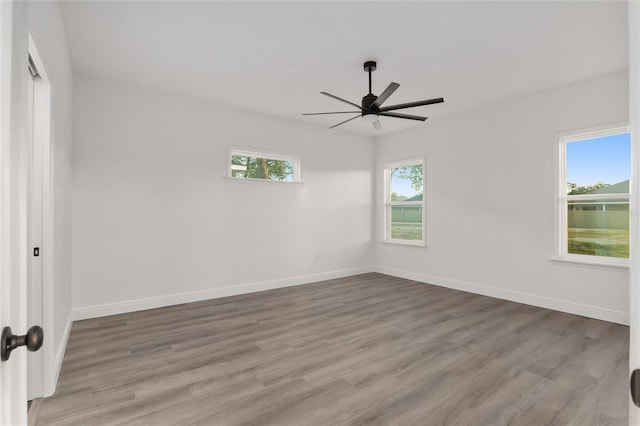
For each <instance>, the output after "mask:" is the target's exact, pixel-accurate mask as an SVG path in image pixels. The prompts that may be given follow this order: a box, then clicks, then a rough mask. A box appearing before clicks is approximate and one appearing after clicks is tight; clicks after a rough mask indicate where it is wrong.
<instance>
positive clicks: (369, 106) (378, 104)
mask: <svg viewBox="0 0 640 426" xmlns="http://www.w3.org/2000/svg"><path fill="white" fill-rule="evenodd" d="M376 66H377V64H376V62H375V61H367V62H365V63H364V70H365V72H368V73H369V94H368V95H365V96H364V97H363V98H362V105H357V104H354V103H353V102H349V101H347V100H345V99H342V98H339V97H337V96H335V95H332V94H331V93H327V92H320V93H322V94H323V95H325V96H329V97H330V98H333V99H337V100H339V101H341V102H344V103H347V104H349V105H351V106H353V107H355V108H357V109H358V111H337V112H310V113H305V114H302V115H325V114H358V115H356V116H354V117H351V118H349V119H347V120H344V121H341V122H340V123H338V124H334V125H333V126H331V127H329V128H330V129H333V128H334V127H338V126H340V125H342V124H345V123H348V122H349V121H351V120H355V119H356V118H358V117H362V119H363V120H366V121H369V122H371V123H372V124H373V128H374V129H376V130H380V129H382V124H380V120H378V117H380V116H382V117H395V118H404V119H407V120H419V121H425V120H426V119H427V118H428V117H421V116H419V115H409V114H399V113H397V112H390V111H395V110H398V109H405V108H413V107H417V106H422V105H431V104H439V103H442V102H444V99H443V98H434V99H427V100H424V101H416V102H408V103H406V104H398V105H390V106H386V107H383V106H382V104H383V103H384V101H386V100H387V99H388V98H389V96H391V95H392V94H393V92H395V91H396V89H398V87H400V85H399V84H398V83H390V84H389V86H387V88H386V89H384V92H382V93H381V94H380V96H376V95H374V94H373V93H371V73H372V72H373V71H375V70H376Z"/></svg>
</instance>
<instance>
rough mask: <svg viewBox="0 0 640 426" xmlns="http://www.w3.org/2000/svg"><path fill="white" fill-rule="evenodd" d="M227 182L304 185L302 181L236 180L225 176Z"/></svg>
mask: <svg viewBox="0 0 640 426" xmlns="http://www.w3.org/2000/svg"><path fill="white" fill-rule="evenodd" d="M223 179H224V180H226V181H227V182H243V183H257V184H259V185H303V184H304V182H302V181H295V182H293V181H286V180H270V179H251V178H235V177H229V176H225V177H223Z"/></svg>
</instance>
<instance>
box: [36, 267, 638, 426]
mask: <svg viewBox="0 0 640 426" xmlns="http://www.w3.org/2000/svg"><path fill="white" fill-rule="evenodd" d="M628 334H629V333H628V328H627V327H624V326H620V325H615V324H611V323H607V322H604V321H597V320H593V319H588V318H583V317H579V316H574V315H569V314H563V313H559V312H554V311H550V310H546V309H541V308H535V307H531V306H527V305H521V304H518V303H512V302H506V301H502V300H499V299H493V298H489V297H483V296H478V295H474V294H470V293H464V292H459V291H454V290H449V289H446V288H441V287H436V286H430V285H426V284H421V283H416V282H412V281H408V280H404V279H400V278H393V277H389V276H386V275H381V274H373V273H372V274H365V275H359V276H355V277H350V278H344V279H337V280H331V281H325V282H321V283H315V284H309V285H304V286H298V287H290V288H285V289H278V290H271V291H265V292H261V293H253V294H248V295H241V296H234V297H227V298H223V299H215V300H210V301H205V302H197V303H190V304H184V305H177V306H172V307H168V308H161V309H154V310H149V311H143V312H136V313H130V314H123V315H116V316H111V317H104V318H97V319H92V320H86V321H79V322H75V323H74V324H73V328H72V330H71V336H70V338H69V343H68V347H67V352H66V354H65V358H64V363H63V367H62V373H61V375H60V380H59V383H58V388H57V392H56V394H55V395H54V396H53V397H51V398H48V399H46V400H44V402H43V404H42V408H41V409H40V416H39V418H38V424H40V425H54V424H55V425H71V424H73V425H192V424H193V425H463V426H465V425H474V426H475V425H536V426H538V425H579V426H588V425H626V424H627V368H628V357H627V352H628Z"/></svg>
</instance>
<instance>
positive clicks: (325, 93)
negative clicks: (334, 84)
mask: <svg viewBox="0 0 640 426" xmlns="http://www.w3.org/2000/svg"><path fill="white" fill-rule="evenodd" d="M320 93H322V94H323V95H325V96H328V97H330V98H333V99H337V100H339V101H342V102H344V103H347V104H349V105H353V106H354V107H356V108H358V109H360V110H361V109H362V107H361V106H360V105H356V104H354V103H353V102H349V101H347V100H344V99H342V98H339V97H337V96H335V95H332V94H331V93H327V92H320Z"/></svg>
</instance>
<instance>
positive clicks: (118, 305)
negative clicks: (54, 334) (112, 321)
mask: <svg viewBox="0 0 640 426" xmlns="http://www.w3.org/2000/svg"><path fill="white" fill-rule="evenodd" d="M373 271H374V267H373V266H365V267H360V268H350V269H341V270H337V271H330V272H322V273H319V274H309V275H302V276H298V277H291V278H283V279H277V280H269V281H260V282H255V283H249V284H240V285H234V286H228V287H219V288H212V289H208V290H201V291H193V292H188V293H178V294H171V295H167V296H159V297H150V298H146V299H137V300H129V301H123V302H115V303H108V304H104V305H94V306H85V307H81V308H75V309H74V310H73V319H74V321H78V320H83V319H89V318H98V317H104V316H107V315H117V314H124V313H127V312H135V311H143V310H146V309H154V308H162V307H164V306H171V305H179V304H181V303H189V302H198V301H201V300H209V299H216V298H219V297H227V296H236V295H238V294H246V293H254V292H257V291H265V290H272V289H276V288H282V287H291V286H295V285H302V284H310V283H314V282H318V281H324V280H331V279H336V278H344V277H350V276H353V275H359V274H366V273H369V272H373ZM63 354H64V352H63Z"/></svg>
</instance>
